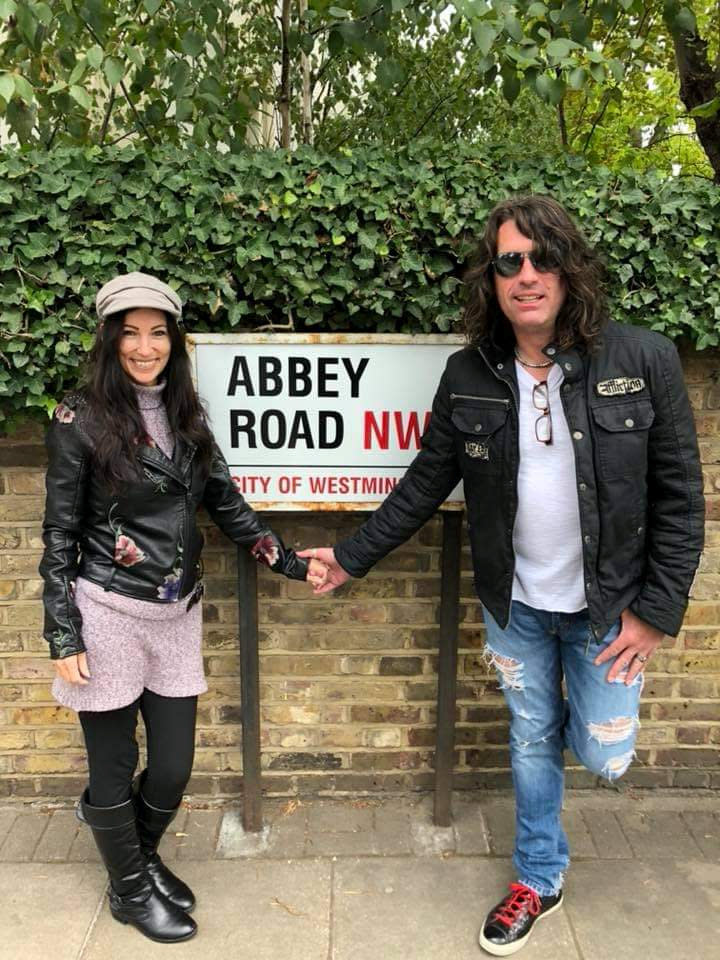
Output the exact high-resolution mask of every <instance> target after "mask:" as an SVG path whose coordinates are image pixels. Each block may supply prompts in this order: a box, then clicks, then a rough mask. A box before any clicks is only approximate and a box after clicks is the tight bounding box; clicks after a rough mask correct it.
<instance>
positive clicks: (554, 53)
mask: <svg viewBox="0 0 720 960" xmlns="http://www.w3.org/2000/svg"><path fill="white" fill-rule="evenodd" d="M574 46H575V44H574V43H573V42H572V40H567V39H566V38H565V37H557V38H556V39H555V40H551V41H550V43H549V44H548V45H547V48H546V49H547V52H548V56H550V57H553V58H554V59H555V60H563V59H564V58H565V57H567V56H569V55H570V51H571V50H572V49H573V47H574Z"/></svg>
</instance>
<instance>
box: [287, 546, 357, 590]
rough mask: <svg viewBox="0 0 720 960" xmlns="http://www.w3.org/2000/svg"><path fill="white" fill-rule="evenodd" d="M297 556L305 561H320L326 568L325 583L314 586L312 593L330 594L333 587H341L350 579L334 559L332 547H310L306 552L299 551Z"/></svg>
mask: <svg viewBox="0 0 720 960" xmlns="http://www.w3.org/2000/svg"><path fill="white" fill-rule="evenodd" d="M298 556H299V557H304V558H305V559H306V560H307V559H311V560H320V561H322V563H324V564H325V565H326V567H327V568H328V570H327V578H326V580H325V583H324V584H322V585H321V586H316V587H315V588H314V589H313V593H330V591H331V590H334V589H335V587H340V586H342V584H343V583H347V581H348V580H349V579H350V574H349V573H347V572H346V571H345V570H343V568H342V567H341V566H340V564H339V563H338V562H337V560H336V559H335V551H334V550H333V549H332V547H310V548H309V549H308V550H299V551H298Z"/></svg>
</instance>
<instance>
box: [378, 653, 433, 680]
mask: <svg viewBox="0 0 720 960" xmlns="http://www.w3.org/2000/svg"><path fill="white" fill-rule="evenodd" d="M379 672H380V676H386V677H390V676H405V677H412V676H415V675H416V674H422V672H423V660H422V658H421V657H381V658H380V671H379Z"/></svg>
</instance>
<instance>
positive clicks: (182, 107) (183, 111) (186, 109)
mask: <svg viewBox="0 0 720 960" xmlns="http://www.w3.org/2000/svg"><path fill="white" fill-rule="evenodd" d="M192 115H193V102H192V100H187V99H181V100H176V101H175V119H176V120H177V122H178V123H184V122H185V121H186V120H191V119H192Z"/></svg>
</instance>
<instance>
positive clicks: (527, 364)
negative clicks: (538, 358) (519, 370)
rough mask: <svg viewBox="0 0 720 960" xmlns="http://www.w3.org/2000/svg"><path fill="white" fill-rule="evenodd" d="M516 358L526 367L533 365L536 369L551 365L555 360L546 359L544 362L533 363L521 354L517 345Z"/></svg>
mask: <svg viewBox="0 0 720 960" xmlns="http://www.w3.org/2000/svg"><path fill="white" fill-rule="evenodd" d="M515 359H516V360H517V361H518V363H521V364H522V365H523V366H524V367H532V368H533V369H534V370H542V369H544V368H545V367H551V366H552V365H553V362H554V361H553V360H545V362H544V363H531V362H530V361H529V360H525V359H524V357H521V356H520V351H519V350H518V348H517V347H515Z"/></svg>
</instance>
